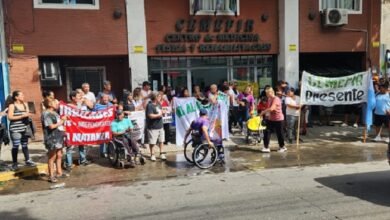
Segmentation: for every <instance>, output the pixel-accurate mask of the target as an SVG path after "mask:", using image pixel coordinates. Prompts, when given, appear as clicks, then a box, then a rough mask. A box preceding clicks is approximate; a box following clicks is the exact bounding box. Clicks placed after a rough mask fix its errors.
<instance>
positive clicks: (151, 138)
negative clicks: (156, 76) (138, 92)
mask: <svg viewBox="0 0 390 220" xmlns="http://www.w3.org/2000/svg"><path fill="white" fill-rule="evenodd" d="M161 99H162V96H161V95H160V94H158V93H151V95H150V102H149V103H148V105H147V106H146V135H147V137H146V139H147V141H148V143H149V148H150V159H151V160H152V161H156V157H155V155H154V149H153V148H154V145H156V144H158V146H159V148H160V158H161V159H162V160H166V155H165V152H164V151H163V145H164V142H165V134H164V128H163V120H162V117H163V114H165V111H164V110H162V108H161V105H160V102H161Z"/></svg>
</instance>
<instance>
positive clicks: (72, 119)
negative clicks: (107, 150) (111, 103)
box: [60, 102, 115, 146]
mask: <svg viewBox="0 0 390 220" xmlns="http://www.w3.org/2000/svg"><path fill="white" fill-rule="evenodd" d="M60 115H61V117H62V116H66V117H67V120H66V122H65V124H64V126H65V134H66V144H67V145H68V146H70V145H75V146H80V145H97V144H101V143H106V142H108V141H110V140H111V137H112V132H111V122H112V121H113V120H114V117H115V107H108V108H107V109H105V110H101V111H93V112H91V111H84V110H80V109H77V108H76V107H74V106H70V105H67V104H65V103H63V102H61V103H60Z"/></svg>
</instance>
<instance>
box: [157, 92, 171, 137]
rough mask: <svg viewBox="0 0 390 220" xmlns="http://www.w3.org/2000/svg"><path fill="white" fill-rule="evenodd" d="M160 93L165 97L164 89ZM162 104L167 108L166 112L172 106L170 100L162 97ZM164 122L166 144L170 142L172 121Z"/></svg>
mask: <svg viewBox="0 0 390 220" xmlns="http://www.w3.org/2000/svg"><path fill="white" fill-rule="evenodd" d="M159 95H161V96H162V97H164V93H163V92H162V91H160V92H159ZM160 105H161V107H162V109H165V110H166V112H168V109H169V108H170V103H169V101H168V100H165V99H164V98H162V99H161V101H160ZM163 124H164V134H165V138H164V139H165V142H164V144H169V143H170V138H169V137H170V133H171V132H170V124H171V122H163Z"/></svg>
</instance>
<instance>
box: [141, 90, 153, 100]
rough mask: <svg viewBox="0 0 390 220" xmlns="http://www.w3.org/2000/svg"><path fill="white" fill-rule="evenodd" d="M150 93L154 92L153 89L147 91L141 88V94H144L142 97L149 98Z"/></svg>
mask: <svg viewBox="0 0 390 220" xmlns="http://www.w3.org/2000/svg"><path fill="white" fill-rule="evenodd" d="M150 93H152V91H151V90H148V91H145V90H143V89H141V96H142V98H148V97H149V95H150Z"/></svg>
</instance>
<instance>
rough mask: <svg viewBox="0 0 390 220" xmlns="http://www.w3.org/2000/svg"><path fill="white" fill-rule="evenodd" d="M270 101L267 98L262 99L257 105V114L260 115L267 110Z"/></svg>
mask: <svg viewBox="0 0 390 220" xmlns="http://www.w3.org/2000/svg"><path fill="white" fill-rule="evenodd" d="M267 106H268V99H267V96H263V97H260V100H259V103H258V104H257V113H258V114H260V113H261V112H263V111H264V110H266V109H267Z"/></svg>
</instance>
